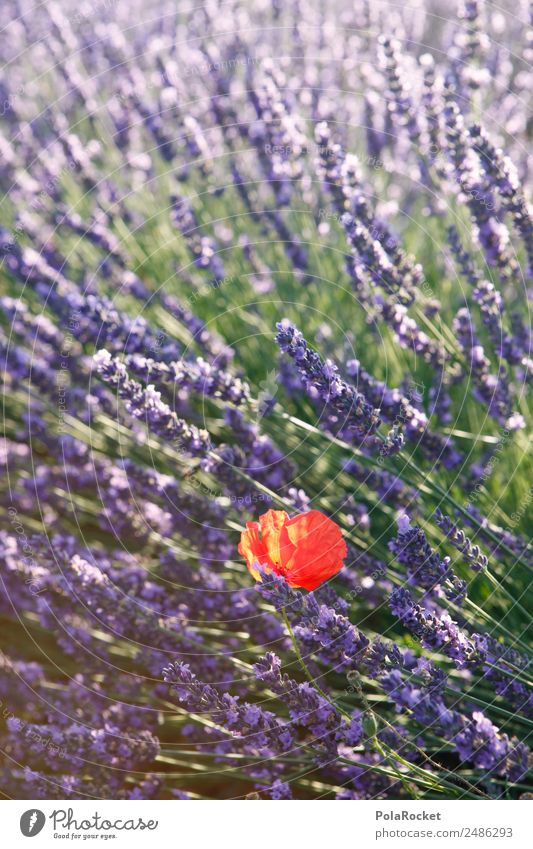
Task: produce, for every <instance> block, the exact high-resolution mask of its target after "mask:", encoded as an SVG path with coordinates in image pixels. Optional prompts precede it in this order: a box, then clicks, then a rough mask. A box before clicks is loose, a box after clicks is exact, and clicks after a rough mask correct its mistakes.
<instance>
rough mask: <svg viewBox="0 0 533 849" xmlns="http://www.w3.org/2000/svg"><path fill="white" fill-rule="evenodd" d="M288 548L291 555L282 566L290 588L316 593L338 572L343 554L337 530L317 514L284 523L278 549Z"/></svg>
mask: <svg viewBox="0 0 533 849" xmlns="http://www.w3.org/2000/svg"><path fill="white" fill-rule="evenodd" d="M285 538H286V539H285ZM289 546H290V547H291V548H292V551H291V556H290V557H289V558H288V559H287V560H286V561H285V562H284V563H283V570H284V574H285V576H286V578H287V581H288V582H289V584H290V585H291V586H294V587H304V589H307V590H314V589H316V587H318V586H319V585H320V584H321V583H322V582H323V581H326V580H327V579H328V578H331V577H332V576H333V575H336V574H337V572H340V570H341V569H342V565H343V563H342V561H343V560H344V558H345V557H346V554H347V548H346V543H345V542H344V540H343V538H342V534H341V531H340V528H339V526H338V525H336V524H335V522H332V520H331V519H328V517H327V516H324V514H323V513H320V512H319V511H318V510H310V511H309V512H308V513H300V514H299V515H298V516H294V518H292V519H289V521H288V522H286V524H285V525H284V527H283V530H282V534H281V547H282V550H283V551H285V550H287V551H289V550H290V549H289Z"/></svg>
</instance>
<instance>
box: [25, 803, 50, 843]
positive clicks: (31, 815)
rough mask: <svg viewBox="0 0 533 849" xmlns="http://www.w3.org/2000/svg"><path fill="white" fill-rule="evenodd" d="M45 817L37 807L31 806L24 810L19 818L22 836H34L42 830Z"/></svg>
mask: <svg viewBox="0 0 533 849" xmlns="http://www.w3.org/2000/svg"><path fill="white" fill-rule="evenodd" d="M45 822H46V817H45V815H44V814H43V812H42V811H39V810H37V808H31V809H30V810H29V811H24V813H23V814H22V816H21V818H20V830H21V832H22V833H23V835H24V837H35V835H36V834H39V832H40V831H42V829H43V827H44V824H45Z"/></svg>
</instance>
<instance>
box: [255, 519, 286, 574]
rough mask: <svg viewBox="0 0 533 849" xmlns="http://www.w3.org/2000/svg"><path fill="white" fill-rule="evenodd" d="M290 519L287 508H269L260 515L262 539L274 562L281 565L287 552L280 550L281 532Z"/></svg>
mask: <svg viewBox="0 0 533 849" xmlns="http://www.w3.org/2000/svg"><path fill="white" fill-rule="evenodd" d="M288 521H289V517H288V515H287V513H286V512H285V510H267V512H266V513H263V515H262V516H260V517H259V524H260V525H261V541H262V543H263V545H264V547H265V551H266V552H267V554H268V556H269V557H270V559H271V561H272V563H274V564H275V565H276V566H280V565H281V564H282V562H283V557H284V555H285V552H282V551H280V534H281V530H282V528H283V526H284V525H285V523H286V522H288Z"/></svg>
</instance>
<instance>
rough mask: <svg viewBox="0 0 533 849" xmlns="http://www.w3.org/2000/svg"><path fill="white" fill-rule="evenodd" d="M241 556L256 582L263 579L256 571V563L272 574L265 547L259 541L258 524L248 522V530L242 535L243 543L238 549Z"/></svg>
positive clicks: (271, 565)
mask: <svg viewBox="0 0 533 849" xmlns="http://www.w3.org/2000/svg"><path fill="white" fill-rule="evenodd" d="M237 550H238V552H239V554H242V556H243V557H244V558H245V560H246V565H247V566H248V569H249V571H250V573H251V574H252V576H253V577H254V578H255V580H256V581H259V580H260V579H261V575H260V574H259V572H258V571H257V569H254V563H260V564H261V565H262V566H265V567H266V571H267V572H270V571H271V570H272V568H273V563H272V562H271V560H270V558H269V556H268V554H267V552H266V549H265V546H264V545H263V543H262V541H261V540H260V539H259V525H258V524H257V522H246V530H245V531H243V532H242V534H241V541H240V543H239V547H238V549H237Z"/></svg>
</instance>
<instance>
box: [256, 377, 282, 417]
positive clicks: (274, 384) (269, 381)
mask: <svg viewBox="0 0 533 849" xmlns="http://www.w3.org/2000/svg"><path fill="white" fill-rule="evenodd" d="M278 389H279V378H278V373H277V371H276V369H272V371H269V372H268V374H267V376H266V378H265V380H262V381H261V383H260V384H259V394H258V396H257V419H258V420H259V419H262V418H264V416H268V414H269V413H270V411H271V409H272V408H273V407H274V405H275V403H276V393H277V391H278Z"/></svg>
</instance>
